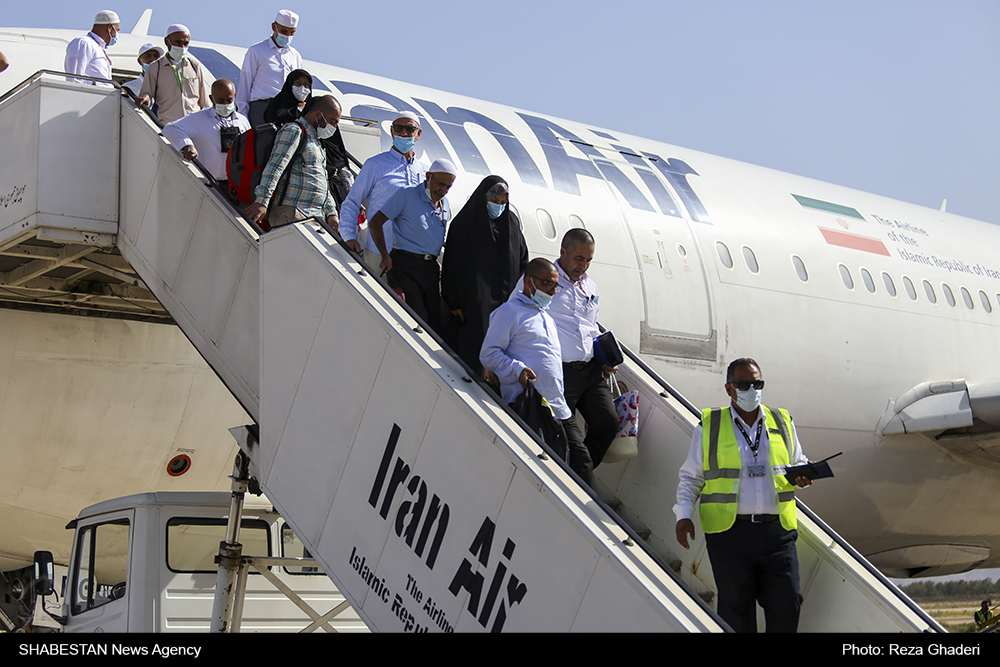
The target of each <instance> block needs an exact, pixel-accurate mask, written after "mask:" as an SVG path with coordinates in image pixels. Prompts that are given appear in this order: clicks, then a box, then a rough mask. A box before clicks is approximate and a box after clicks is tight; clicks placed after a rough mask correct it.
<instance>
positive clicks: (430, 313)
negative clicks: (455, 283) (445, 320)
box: [389, 249, 441, 335]
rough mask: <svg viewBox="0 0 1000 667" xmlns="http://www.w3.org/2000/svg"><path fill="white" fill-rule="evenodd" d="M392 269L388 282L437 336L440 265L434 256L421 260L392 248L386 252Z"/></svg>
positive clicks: (421, 258) (439, 306)
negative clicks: (390, 260) (403, 296)
mask: <svg viewBox="0 0 1000 667" xmlns="http://www.w3.org/2000/svg"><path fill="white" fill-rule="evenodd" d="M389 257H390V258H391V259H392V271H390V272H389V285H390V286H392V287H398V288H399V289H401V290H403V294H405V295H406V305H408V306H409V307H410V308H412V309H413V312H415V313H416V314H417V315H419V316H420V319H422V320H423V321H424V322H427V324H428V325H429V326H430V328H431V329H434V331H436V332H437V333H438V335H441V266H440V265H439V264H438V263H437V260H436V259H424V258H423V256H417V255H414V254H413V253H409V252H405V251H403V250H399V249H394V250H392V252H390V253H389Z"/></svg>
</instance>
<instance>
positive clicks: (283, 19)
mask: <svg viewBox="0 0 1000 667" xmlns="http://www.w3.org/2000/svg"><path fill="white" fill-rule="evenodd" d="M274 22H275V23H277V24H278V25H283V26H285V27H286V28H297V27H298V25H299V15H298V14H296V13H295V12H293V11H291V10H288V9H282V10H281V11H280V12H278V15H277V16H275V17H274Z"/></svg>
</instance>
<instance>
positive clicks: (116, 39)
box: [108, 35, 118, 49]
mask: <svg viewBox="0 0 1000 667" xmlns="http://www.w3.org/2000/svg"><path fill="white" fill-rule="evenodd" d="M117 43H118V35H115V36H114V37H112V38H111V41H110V42H108V48H109V49H110V48H111V47H112V46H114V45H115V44H117Z"/></svg>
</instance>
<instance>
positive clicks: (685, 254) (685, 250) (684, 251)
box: [677, 243, 688, 257]
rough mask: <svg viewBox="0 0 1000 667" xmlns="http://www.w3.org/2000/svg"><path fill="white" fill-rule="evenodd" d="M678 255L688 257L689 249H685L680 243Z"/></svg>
mask: <svg viewBox="0 0 1000 667" xmlns="http://www.w3.org/2000/svg"><path fill="white" fill-rule="evenodd" d="M677 254H678V255H680V256H681V257H687V256H688V251H687V248H685V247H684V246H682V245H681V244H680V243H678V244H677Z"/></svg>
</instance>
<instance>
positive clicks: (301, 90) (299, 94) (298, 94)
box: [292, 86, 312, 102]
mask: <svg viewBox="0 0 1000 667" xmlns="http://www.w3.org/2000/svg"><path fill="white" fill-rule="evenodd" d="M311 92H312V90H311V89H309V88H306V87H305V86H292V95H294V96H295V99H297V100H298V101H299V102H305V101H306V98H307V97H309V93H311Z"/></svg>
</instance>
